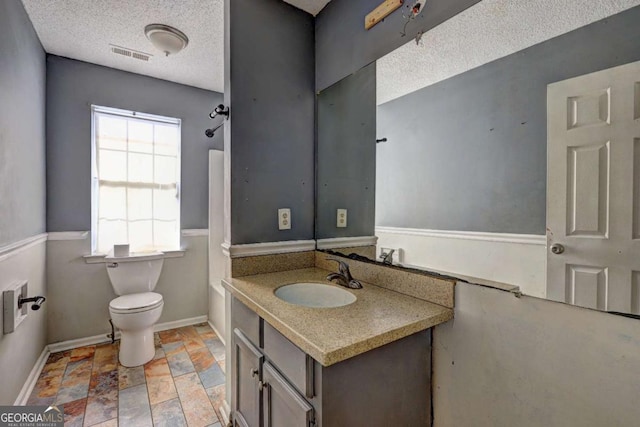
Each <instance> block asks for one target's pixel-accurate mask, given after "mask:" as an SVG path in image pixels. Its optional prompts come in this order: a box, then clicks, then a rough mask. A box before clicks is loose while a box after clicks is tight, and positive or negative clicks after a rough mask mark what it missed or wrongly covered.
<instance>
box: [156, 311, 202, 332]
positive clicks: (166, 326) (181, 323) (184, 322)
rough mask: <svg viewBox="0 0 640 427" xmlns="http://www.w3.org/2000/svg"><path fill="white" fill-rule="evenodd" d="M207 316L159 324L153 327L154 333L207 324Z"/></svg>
mask: <svg viewBox="0 0 640 427" xmlns="http://www.w3.org/2000/svg"><path fill="white" fill-rule="evenodd" d="M208 320H209V319H208V317H207V315H206V314H205V315H202V316H196V317H190V318H188V319H182V320H174V321H172V322H164V323H158V324H156V325H155V326H154V327H153V330H154V332H160V331H166V330H169V329H176V328H182V327H184V326H191V325H197V324H198V323H207V322H208Z"/></svg>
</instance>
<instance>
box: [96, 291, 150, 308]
mask: <svg viewBox="0 0 640 427" xmlns="http://www.w3.org/2000/svg"><path fill="white" fill-rule="evenodd" d="M161 302H162V295H160V294H158V293H156V292H142V293H139V294H129V295H122V296H120V297H118V298H116V299H114V300H112V301H111V302H110V303H109V307H111V308H112V309H114V310H122V311H127V310H136V309H140V308H152V307H153V306H156V305H158V304H160V303H161Z"/></svg>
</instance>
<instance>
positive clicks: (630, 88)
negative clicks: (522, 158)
mask: <svg viewBox="0 0 640 427" xmlns="http://www.w3.org/2000/svg"><path fill="white" fill-rule="evenodd" d="M547 123H548V129H547V131H548V141H547V243H548V249H549V251H548V255H547V297H548V298H550V299H553V300H556V301H562V302H566V303H569V304H575V305H579V306H582V307H589V308H594V309H598V310H606V311H617V312H624V313H634V314H640V292H639V289H638V286H640V283H639V279H640V273H639V272H640V62H635V63H632V64H627V65H623V66H620V67H615V68H611V69H608V70H604V71H599V72H596V73H592V74H587V75H585V76H580V77H576V78H573V79H569V80H565V81H562V82H558V83H554V84H551V85H549V86H548V90H547Z"/></svg>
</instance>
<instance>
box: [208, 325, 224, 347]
mask: <svg viewBox="0 0 640 427" xmlns="http://www.w3.org/2000/svg"><path fill="white" fill-rule="evenodd" d="M207 323H208V324H209V326H210V327H211V329H213V332H215V333H216V335H217V336H218V338H220V341H222V344H224V345H225V347H226V346H227V342H226V340H225V339H224V335H222V334H221V333H220V331H218V330H217V329H216V327H215V326H213V323H212V322H211V320H209V321H207Z"/></svg>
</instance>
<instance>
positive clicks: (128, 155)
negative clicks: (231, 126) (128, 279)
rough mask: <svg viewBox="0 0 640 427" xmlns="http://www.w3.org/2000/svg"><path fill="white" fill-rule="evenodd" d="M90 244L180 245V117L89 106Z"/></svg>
mask: <svg viewBox="0 0 640 427" xmlns="http://www.w3.org/2000/svg"><path fill="white" fill-rule="evenodd" d="M92 116H93V117H92V123H93V132H92V133H93V150H92V157H93V159H92V160H93V185H92V226H93V227H92V233H91V234H92V249H93V252H94V253H108V252H109V251H110V250H111V249H112V248H113V245H114V244H126V243H128V244H129V245H130V250H131V251H133V252H146V251H153V250H170V249H178V248H179V245H180V119H175V118H169V117H161V116H154V115H150V114H143V113H137V112H132V111H125V110H119V109H115V108H106V107H98V106H92Z"/></svg>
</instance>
